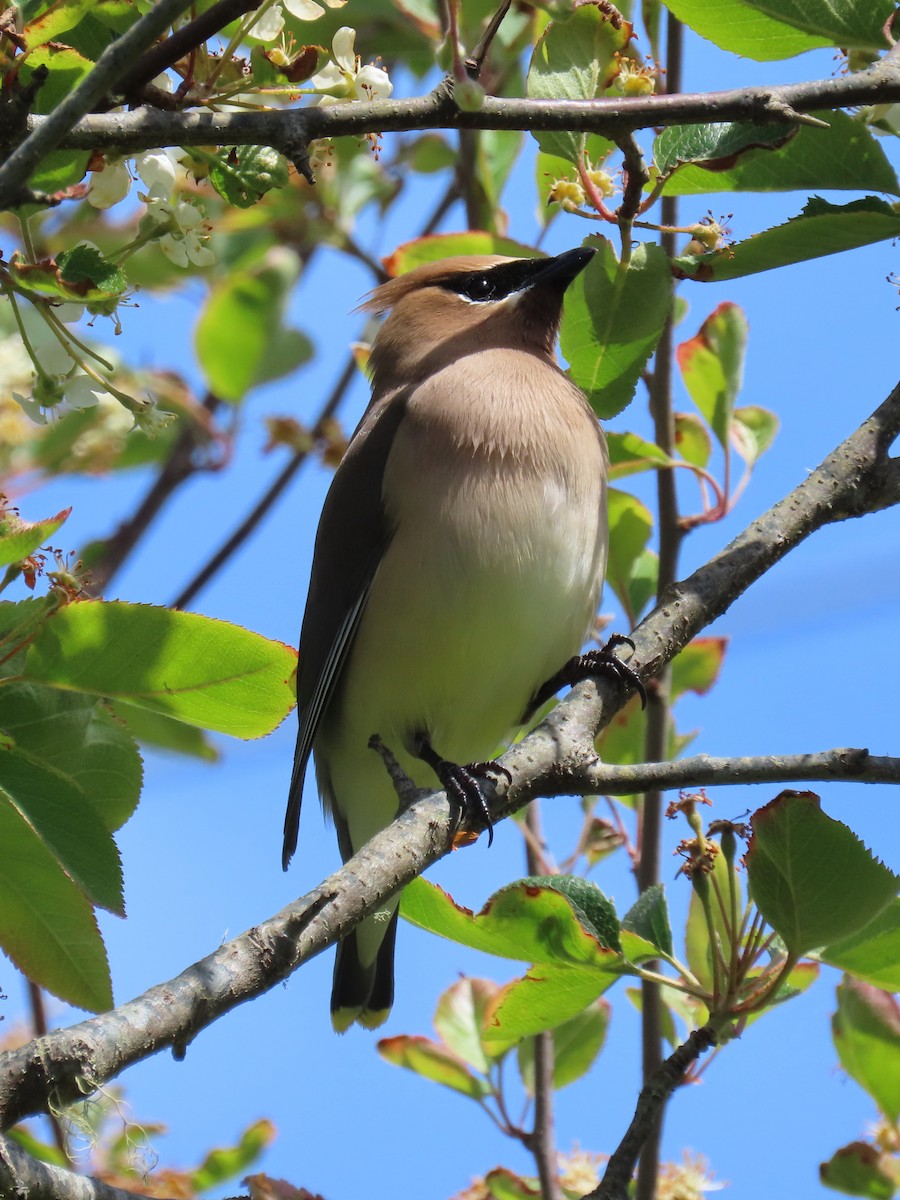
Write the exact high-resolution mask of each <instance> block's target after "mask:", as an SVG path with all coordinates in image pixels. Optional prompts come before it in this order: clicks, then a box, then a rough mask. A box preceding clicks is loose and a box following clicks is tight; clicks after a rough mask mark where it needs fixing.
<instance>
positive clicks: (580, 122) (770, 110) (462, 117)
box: [0, 10, 900, 203]
mask: <svg viewBox="0 0 900 1200" xmlns="http://www.w3.org/2000/svg"><path fill="white" fill-rule="evenodd" d="M154 11H155V10H154ZM95 70H96V68H95ZM93 74H94V72H92V73H91V75H90V76H88V79H90V78H92V77H93ZM898 100H900V46H898V47H894V49H893V50H891V51H890V53H888V54H887V55H885V57H884V58H882V59H880V60H879V61H878V62H877V63H875V65H874V66H871V67H869V68H867V69H866V70H865V71H859V72H857V73H856V74H853V75H845V76H842V77H840V78H837V79H820V80H815V81H813V82H811V83H793V84H786V85H784V86H781V87H753V88H740V89H733V90H729V91H720V92H705V93H683V94H677V93H676V94H671V95H661V96H638V97H621V98H620V97H616V98H609V99H603V100H522V99H509V98H506V97H497V96H486V97H485V100H484V106H483V108H481V109H480V110H479V111H478V112H462V111H461V110H460V109H458V108H457V106H456V104H455V102H454V100H453V97H452V95H451V94H449V93H448V91H447V90H446V89H444V88H437V89H436V90H435V91H434V92H432V93H430V94H429V95H428V96H423V97H418V98H413V99H408V100H372V101H368V102H366V103H359V102H343V103H339V104H329V105H325V106H323V107H318V108H302V109H284V110H269V111H266V112H254V113H213V112H190V113H169V112H160V111H158V110H152V109H141V110H138V111H136V112H127V113H126V112H117V113H103V114H94V115H91V116H87V117H84V118H83V119H82V120H81V121H79V122H78V124H77V125H75V126H74V128H72V131H71V133H69V135H68V136H67V137H65V138H64V140H61V141H60V142H59V143H56V142H55V141H54V143H53V145H54V146H55V145H56V144H59V145H61V146H63V147H65V148H66V149H70V150H93V149H98V150H108V149H112V148H115V149H116V150H118V151H120V152H122V153H129V152H130V153H134V152H136V151H139V150H144V149H147V148H149V147H156V146H197V145H229V146H241V145H267V146H274V147H275V148H276V149H278V150H281V151H282V152H283V153H285V154H287V155H288V156H290V155H291V154H293V153H295V152H296V150H297V147H300V146H304V145H307V144H308V143H309V142H310V141H313V140H315V139H317V138H332V137H344V136H355V137H359V136H362V135H364V134H366V133H375V132H380V133H398V132H409V131H413V130H414V131H417V132H420V131H422V130H423V129H513V130H521V129H532V130H538V129H539V130H563V131H569V132H577V131H583V132H587V133H600V134H603V135H604V136H605V137H608V138H611V139H613V140H615V139H619V138H622V137H624V136H625V135H627V134H628V133H631V132H633V131H634V130H636V129H649V128H656V127H659V126H667V125H690V124H711V123H713V122H716V121H739V122H753V123H756V124H773V123H774V124H786V123H788V124H789V123H790V122H791V121H796V120H797V119H798V116H797V114H802V113H804V112H808V111H811V110H819V109H823V110H824V109H836V108H846V107H849V106H853V105H865V104H882V103H891V102H894V101H898ZM55 118H56V113H54V114H53V118H50V117H39V116H30V117H29V118H28V126H29V128H31V129H33V130H34V134H33V135H32V136H36V134H37V132H38V131H39V130H42V129H43V128H44V127H45V126H46V124H47V122H48V121H49V120H51V119H54V120H55ZM30 141H31V139H30V138H29V142H30ZM20 149H24V147H20ZM17 153H18V152H17ZM11 163H12V159H10V161H9V162H8V163H7V164H6V167H4V168H2V171H4V172H5V171H7V169H8V168H9V167H10V165H11ZM31 169H33V167H32V168H30V169H29V172H28V173H30V170H31ZM6 178H7V175H6V174H0V180H2V181H3V182H4V186H5V181H6ZM19 182H23V180H20V181H19ZM9 198H10V197H9V196H8V195H7V192H6V191H0V199H3V200H5V202H6V203H8V202H9Z"/></svg>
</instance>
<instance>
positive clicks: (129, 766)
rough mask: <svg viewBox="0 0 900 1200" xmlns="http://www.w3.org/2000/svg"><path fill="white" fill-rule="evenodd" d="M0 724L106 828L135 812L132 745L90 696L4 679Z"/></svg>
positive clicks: (136, 773)
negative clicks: (77, 792)
mask: <svg viewBox="0 0 900 1200" xmlns="http://www.w3.org/2000/svg"><path fill="white" fill-rule="evenodd" d="M0 729H2V730H3V732H4V733H5V734H7V735H8V736H10V737H12V738H13V739H14V740H15V744H16V747H17V748H18V749H19V750H22V751H24V752H26V753H27V754H28V755H29V756H30V757H31V758H32V759H37V760H39V761H42V762H44V763H45V764H46V765H47V766H49V767H52V768H55V769H56V770H57V771H61V772H63V774H64V775H65V776H67V777H69V778H70V779H71V780H72V781H73V782H74V783H75V784H76V785H77V787H79V788H80V789H81V791H82V793H83V794H84V795H85V796H87V797H88V799H89V801H90V803H91V805H92V806H93V808H94V809H95V810H96V812H97V815H98V816H99V817H100V820H101V821H102V822H103V824H104V826H105V827H106V829H108V830H109V831H110V832H111V833H112V832H114V831H115V830H116V829H118V828H119V827H120V826H121V825H123V824H124V823H125V822H126V821H127V820H128V818H129V817H130V816H131V814H132V813H133V812H134V810H135V807H136V806H137V802H138V799H139V798H140V794H141V782H142V774H143V770H142V764H141V758H140V755H139V753H138V749H137V746H136V745H135V742H134V739H133V738H132V737H131V735H130V734H129V732H128V730H127V729H125V728H124V727H123V726H122V724H121V723H120V722H119V721H118V720H116V718H115V717H113V716H111V715H110V713H109V712H107V711H106V709H105V708H104V706H103V705H102V704H98V703H97V701H96V700H95V699H94V698H93V697H90V696H81V695H78V694H77V693H74V692H63V691H59V690H58V689H56V688H53V687H43V686H41V685H37V684H31V683H19V682H15V683H7V684H6V685H5V686H4V687H2V688H0Z"/></svg>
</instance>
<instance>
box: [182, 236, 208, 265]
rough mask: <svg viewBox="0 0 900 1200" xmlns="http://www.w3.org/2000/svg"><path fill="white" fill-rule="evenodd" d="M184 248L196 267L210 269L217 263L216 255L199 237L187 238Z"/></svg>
mask: <svg viewBox="0 0 900 1200" xmlns="http://www.w3.org/2000/svg"><path fill="white" fill-rule="evenodd" d="M184 247H185V251H186V253H187V256H188V258H189V259H190V261H191V262H192V263H193V264H194V266H195V267H208V266H210V264H211V263H214V262H215V261H216V256H215V254H213V252H212V250H210V248H209V246H205V245H204V244H203V243H202V242H201V241H200V239H199V238H198V237H186V238H185V239H184Z"/></svg>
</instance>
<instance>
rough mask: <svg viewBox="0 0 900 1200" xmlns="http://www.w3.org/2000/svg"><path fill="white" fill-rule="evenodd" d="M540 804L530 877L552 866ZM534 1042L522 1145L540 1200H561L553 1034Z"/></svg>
mask: <svg viewBox="0 0 900 1200" xmlns="http://www.w3.org/2000/svg"><path fill="white" fill-rule="evenodd" d="M538 805H539V801H537V800H532V802H531V804H529V806H528V811H527V813H526V814H525V829H526V831H527V837H526V840H525V863H526V866H527V869H528V874H529V875H545V874H547V873H548V868H549V864H548V862H547V860H546V858H545V856H544V834H543V830H542V828H541V814H540V809H539V807H538ZM532 1040H533V1042H534V1128H533V1129H532V1131H531V1133H530V1134H528V1135H527V1136H526V1137H525V1138H524V1139H523V1141H524V1142H525V1145H526V1146H527V1147H528V1149H529V1150H530V1152H531V1154H532V1155H533V1156H534V1161H535V1164H536V1165H537V1171H538V1179H539V1180H540V1183H541V1200H560V1198H561V1195H562V1192H561V1190H560V1186H559V1159H558V1157H557V1153H556V1130H555V1122H554V1115H553V1098H554V1096H555V1094H556V1093H555V1090H554V1087H553V1030H552V1029H547V1030H545V1031H544V1032H543V1033H539V1034H537V1036H536V1037H534V1038H533V1039H532Z"/></svg>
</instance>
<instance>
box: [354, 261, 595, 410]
mask: <svg viewBox="0 0 900 1200" xmlns="http://www.w3.org/2000/svg"><path fill="white" fill-rule="evenodd" d="M593 255H594V251H593V250H592V249H590V248H588V247H580V248H578V249H576V250H567V251H566V252H565V253H564V254H558V255H557V256H556V257H555V258H504V257H501V256H500V255H478V256H475V255H473V256H465V257H460V258H445V259H442V260H441V261H439V262H432V263H426V264H425V265H424V266H421V267H417V268H416V269H415V270H414V271H410V272H408V273H407V274H406V275H400V276H398V277H397V278H396V279H391V280H389V281H388V282H387V283H384V284H382V285H381V287H378V288H376V289H375V290H374V291H373V292H372V293H371V294H370V295H369V296H368V297H367V298H366V300H365V301H364V302H363V305H362V307H363V308H366V309H369V310H371V311H373V312H386V311H388V310H390V316H389V317H388V318H387V320H386V321H385V322H384V324H383V325H382V327H381V329H380V330H379V332H378V336H377V337H376V339H375V344H374V346H373V348H372V358H371V368H372V372H373V376H374V380H375V386H376V388H379V389H386V388H392V387H395V386H403V385H405V384H408V383H412V382H415V381H416V380H417V379H421V378H423V377H425V376H426V375H429V374H431V373H433V372H434V371H436V370H439V369H440V368H441V367H442V366H444V365H446V364H447V363H449V362H452V361H454V360H455V359H459V358H463V357H464V356H466V355H467V354H474V353H477V352H478V351H480V350H487V349H497V348H509V349H515V350H524V351H527V352H530V353H533V354H537V355H539V356H541V357H543V358H550V359H551V360H552V359H553V355H554V346H555V343H556V335H557V333H558V332H559V322H560V318H561V315H562V303H563V295H564V293H565V290H566V288H567V287H568V286H569V284H570V283H571V282H572V280H573V279H574V278H575V277H576V276H577V275H578V274H579V273H580V272H581V271H583V270H584V268H585V267H586V266H587V264H588V262H589V261H590V259H591V258H592V257H593Z"/></svg>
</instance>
